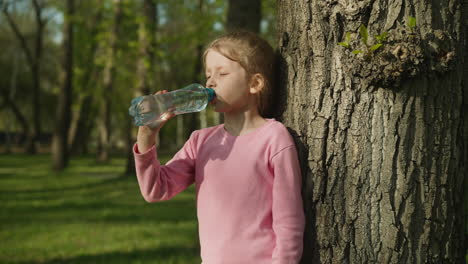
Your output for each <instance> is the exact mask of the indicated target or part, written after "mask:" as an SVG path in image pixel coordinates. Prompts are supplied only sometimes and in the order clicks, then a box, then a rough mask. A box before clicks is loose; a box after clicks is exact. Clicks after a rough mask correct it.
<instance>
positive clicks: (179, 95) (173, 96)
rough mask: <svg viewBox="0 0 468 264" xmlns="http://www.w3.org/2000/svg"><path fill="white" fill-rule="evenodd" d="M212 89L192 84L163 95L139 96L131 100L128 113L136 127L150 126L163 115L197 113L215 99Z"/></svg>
mask: <svg viewBox="0 0 468 264" xmlns="http://www.w3.org/2000/svg"><path fill="white" fill-rule="evenodd" d="M215 96H216V94H215V92H214V90H213V89H211V88H205V87H203V86H202V85H201V84H197V83H193V84H190V85H188V86H187V87H184V88H182V89H180V90H176V91H172V92H169V93H165V94H153V95H145V96H140V97H137V98H135V99H133V100H132V105H131V106H130V108H129V109H128V112H129V113H130V115H131V116H133V119H134V123H135V125H137V126H145V125H150V124H151V123H153V122H156V121H160V120H161V119H162V118H163V117H164V116H165V115H167V114H169V113H173V114H175V115H180V114H185V113H193V112H199V111H202V110H203V109H205V108H206V106H207V105H208V103H209V102H211V101H212V100H213V99H214V98H215Z"/></svg>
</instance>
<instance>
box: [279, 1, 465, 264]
mask: <svg viewBox="0 0 468 264" xmlns="http://www.w3.org/2000/svg"><path fill="white" fill-rule="evenodd" d="M346 3H347V4H344V2H343V1H285V0H280V1H278V4H279V7H278V15H279V28H278V32H279V36H280V37H279V41H278V47H279V51H280V54H281V60H282V61H281V88H283V89H280V91H279V93H280V98H282V99H284V100H283V101H282V103H281V106H283V108H282V109H278V114H279V116H281V118H282V119H283V121H284V123H285V124H286V125H287V126H288V127H290V129H291V133H292V134H293V136H294V137H295V139H296V143H297V145H298V150H299V156H300V160H301V166H302V172H303V199H304V208H305V213H306V218H307V225H306V231H305V238H304V255H303V261H302V263H463V260H464V234H465V232H464V230H465V227H464V214H463V213H462V212H463V210H464V207H463V188H464V187H463V186H464V185H463V182H464V175H465V174H466V166H467V165H465V164H468V159H467V144H468V143H467V142H468V140H467V135H468V133H467V132H468V128H467V125H468V120H467V114H466V110H467V102H468V100H467V94H468V92H467V91H468V89H467V86H468V84H467V83H468V82H467V81H468V80H467V77H466V76H467V75H468V74H467V73H466V65H467V61H466V51H465V50H464V45H466V40H467V38H466V37H467V36H466V34H467V33H466V32H467V25H466V24H465V25H464V24H463V21H468V16H467V15H468V13H466V9H465V10H463V9H462V6H461V4H460V2H459V1H452V0H438V1H431V0H406V1H393V2H391V3H390V4H389V2H388V1H384V0H375V1H346ZM465 7H466V6H465ZM462 10H463V11H464V12H465V13H463V12H462ZM410 16H412V17H415V18H416V26H415V27H414V26H412V25H411V26H410V24H411V23H408V22H407V21H411V19H410V18H409V17H410ZM361 25H364V26H366V27H367V29H368V32H369V37H368V38H369V40H368V43H367V45H365V44H364V41H361V35H360V34H359V31H360V26H361ZM361 29H362V32H363V34H362V35H365V34H364V32H365V31H366V30H364V28H361ZM347 32H350V33H351V35H350V39H349V41H347V40H346V33H347ZM384 32H387V33H388V35H387V36H388V37H387V39H386V40H385V41H383V45H382V46H380V47H377V49H376V50H375V51H373V49H375V48H376V46H374V45H376V44H378V43H377V41H376V39H375V38H374V37H375V36H380V37H382V35H381V34H382V33H384ZM339 42H345V43H341V44H340V45H338V43H339ZM371 47H373V48H371ZM465 48H466V46H465ZM358 50H360V51H363V52H361V53H359V52H358ZM353 51H356V52H355V53H358V54H354V53H353ZM464 58H465V59H464ZM463 67H465V74H463ZM464 76H465V77H464ZM463 78H465V79H464V80H463Z"/></svg>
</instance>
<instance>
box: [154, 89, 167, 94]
mask: <svg viewBox="0 0 468 264" xmlns="http://www.w3.org/2000/svg"><path fill="white" fill-rule="evenodd" d="M165 93H168V91H167V90H162V91H157V92H155V93H154V94H165Z"/></svg>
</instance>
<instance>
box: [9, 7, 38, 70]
mask: <svg viewBox="0 0 468 264" xmlns="http://www.w3.org/2000/svg"><path fill="white" fill-rule="evenodd" d="M2 11H3V14H5V16H6V18H7V21H8V24H9V25H10V27H11V29H12V30H13V32H14V33H15V35H16V37H17V38H18V40H19V41H20V44H21V48H22V49H23V51H24V53H25V54H26V58H27V60H28V62H29V66H31V67H33V65H34V59H33V56H32V53H31V50H30V49H29V48H28V45H27V43H26V39H25V38H24V36H23V34H21V32H20V30H19V28H18V26H17V25H16V23H15V21H13V18H12V17H11V16H10V13H8V11H7V7H6V6H5V7H4V8H3V10H2Z"/></svg>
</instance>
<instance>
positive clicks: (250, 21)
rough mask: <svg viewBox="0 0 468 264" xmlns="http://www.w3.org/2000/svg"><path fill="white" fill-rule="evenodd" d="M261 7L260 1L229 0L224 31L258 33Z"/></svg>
mask: <svg viewBox="0 0 468 264" xmlns="http://www.w3.org/2000/svg"><path fill="white" fill-rule="evenodd" d="M261 6H262V3H261V1H260V0H229V6H228V12H227V20H226V29H227V30H228V31H230V30H236V29H246V30H250V31H252V32H256V33H260V21H261V19H262V14H261Z"/></svg>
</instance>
